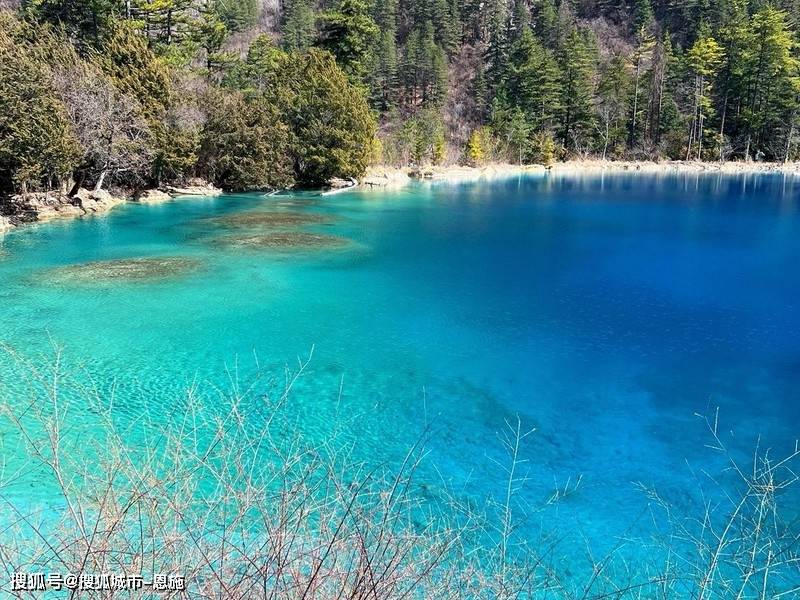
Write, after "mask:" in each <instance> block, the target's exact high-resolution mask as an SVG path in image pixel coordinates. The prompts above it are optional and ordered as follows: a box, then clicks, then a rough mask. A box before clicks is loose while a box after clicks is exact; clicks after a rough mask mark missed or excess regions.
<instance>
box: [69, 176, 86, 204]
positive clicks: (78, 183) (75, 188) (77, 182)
mask: <svg viewBox="0 0 800 600" xmlns="http://www.w3.org/2000/svg"><path fill="white" fill-rule="evenodd" d="M84 179H86V171H78V178H77V179H76V180H75V183H74V184H73V185H72V189H70V191H69V193H68V194H67V196H68V197H70V198H74V197H75V194H77V193H78V190H80V189H81V186H82V185H83V180H84Z"/></svg>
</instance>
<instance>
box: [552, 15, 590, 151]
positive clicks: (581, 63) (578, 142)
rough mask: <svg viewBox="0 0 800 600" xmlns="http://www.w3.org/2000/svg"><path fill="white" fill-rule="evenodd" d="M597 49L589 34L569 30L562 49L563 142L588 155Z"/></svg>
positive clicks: (560, 51) (560, 56) (560, 55)
mask: <svg viewBox="0 0 800 600" xmlns="http://www.w3.org/2000/svg"><path fill="white" fill-rule="evenodd" d="M596 52H597V51H596V48H595V45H594V42H593V40H592V39H591V37H590V36H589V34H588V33H587V32H584V31H581V30H579V29H578V28H577V27H575V26H570V28H569V31H568V32H567V34H566V35H565V36H564V40H563V41H562V43H561V47H560V49H559V66H560V68H561V103H560V104H561V140H562V143H563V144H564V146H565V147H567V148H571V149H573V150H577V151H581V152H585V151H586V149H587V143H588V137H589V134H590V132H591V130H592V129H593V126H592V120H593V111H592V105H591V103H592V91H593V86H592V76H593V73H594V69H595V64H596Z"/></svg>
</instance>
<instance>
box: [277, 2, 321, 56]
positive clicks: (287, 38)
mask: <svg viewBox="0 0 800 600" xmlns="http://www.w3.org/2000/svg"><path fill="white" fill-rule="evenodd" d="M316 35H317V31H316V24H315V17H314V8H313V6H312V4H311V0H286V3H285V7H284V10H283V19H282V21H281V46H282V47H283V48H285V49H286V50H307V49H308V48H309V47H310V46H311V45H312V44H313V43H314V38H315V37H316Z"/></svg>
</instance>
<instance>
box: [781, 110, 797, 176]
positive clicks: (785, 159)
mask: <svg viewBox="0 0 800 600" xmlns="http://www.w3.org/2000/svg"><path fill="white" fill-rule="evenodd" d="M790 118H791V120H790V121H789V135H788V137H787V138H786V152H784V154H783V164H786V163H788V162H789V152H790V151H791V149H792V138H793V137H794V120H795V113H792V116H791V117H790Z"/></svg>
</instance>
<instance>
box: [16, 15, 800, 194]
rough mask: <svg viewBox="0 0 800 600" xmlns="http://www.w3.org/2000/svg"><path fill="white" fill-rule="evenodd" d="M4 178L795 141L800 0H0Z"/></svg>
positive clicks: (242, 171) (40, 185) (221, 178)
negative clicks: (17, 0) (768, 0)
mask: <svg viewBox="0 0 800 600" xmlns="http://www.w3.org/2000/svg"><path fill="white" fill-rule="evenodd" d="M0 9H2V10H3V14H2V15H0V17H1V18H2V33H1V34H0V58H2V61H0V65H2V66H0V115H3V116H0V191H4V192H6V193H9V192H14V191H16V192H19V191H22V192H26V191H31V190H42V189H58V188H61V189H62V190H64V191H65V193H68V192H69V191H70V190H72V191H73V192H74V191H75V190H76V189H77V187H79V186H80V185H90V186H94V187H97V188H100V187H102V186H104V185H118V186H124V187H127V188H137V187H149V186H155V185H159V184H162V183H163V182H165V181H166V182H175V181H182V180H185V179H187V178H189V177H195V176H200V177H204V178H206V179H209V180H211V181H213V182H215V183H216V184H217V185H219V186H221V187H224V188H226V189H271V188H275V187H283V186H287V185H318V184H320V183H323V182H325V181H326V180H327V179H330V178H331V177H352V176H357V175H359V174H360V173H362V172H363V171H364V169H365V167H366V166H367V165H368V164H370V163H384V164H392V165H398V166H399V165H407V164H428V163H433V164H442V163H481V162H483V161H487V160H498V161H510V162H545V163H546V162H551V161H553V160H559V159H566V158H575V157H578V158H585V157H589V156H595V157H598V158H604V159H628V160H630V159H650V160H652V159H659V158H671V159H695V160H713V161H717V160H726V159H741V160H771V161H785V160H791V159H796V158H797V156H798V152H800V150H798V143H797V141H798V134H797V129H798V127H797V124H798V118H799V116H800V115H798V112H799V111H798V108H800V67H799V64H800V62H799V61H800V59H799V57H800V40H799V38H798V27H797V20H798V16H800V3H798V2H797V0H779V1H777V2H765V1H762V0H722V1H720V2H709V1H705V0H691V1H677V0H655V1H652V2H651V0H571V1H570V0H561V1H557V0H535V1H531V0H482V1H479V0H462V1H459V0H376V1H374V2H368V1H367V0H333V1H327V0H326V1H324V2H313V1H312V0H283V1H280V0H30V1H27V2H22V3H19V2H15V1H14V0H4V2H2V3H0Z"/></svg>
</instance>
